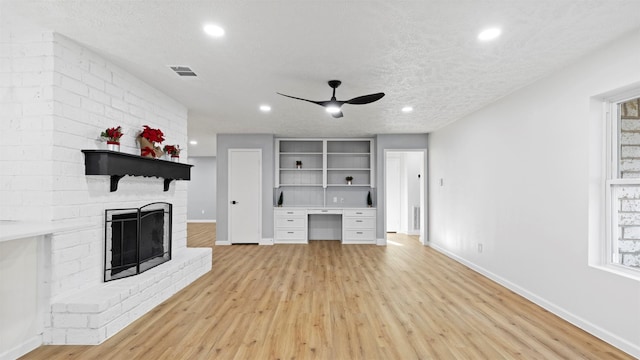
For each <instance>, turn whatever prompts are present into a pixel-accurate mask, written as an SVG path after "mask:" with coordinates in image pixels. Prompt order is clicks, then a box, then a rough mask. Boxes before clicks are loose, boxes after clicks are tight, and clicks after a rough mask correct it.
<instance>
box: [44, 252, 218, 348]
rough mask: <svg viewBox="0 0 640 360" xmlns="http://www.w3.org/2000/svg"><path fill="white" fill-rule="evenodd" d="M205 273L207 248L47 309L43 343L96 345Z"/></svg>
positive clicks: (208, 262) (176, 256) (178, 254)
mask: <svg viewBox="0 0 640 360" xmlns="http://www.w3.org/2000/svg"><path fill="white" fill-rule="evenodd" d="M209 270H211V249H210V248H185V249H181V250H179V251H177V252H176V253H174V254H173V259H172V260H171V261H169V262H167V263H164V264H162V265H160V266H157V267H155V268H152V269H149V270H147V271H146V272H144V273H142V274H140V275H137V276H133V277H128V278H124V279H120V280H115V281H111V282H108V283H103V284H99V285H96V286H93V287H91V288H88V289H85V290H82V291H80V292H77V293H74V294H71V295H69V296H66V297H64V298H61V299H58V300H56V301H55V302H54V303H52V304H51V318H50V321H51V324H50V325H51V326H50V327H48V328H47V329H46V330H45V334H44V342H45V343H48V344H69V345H71V344H83V345H87V344H90V345H94V344H100V343H101V342H103V341H104V340H106V339H108V338H109V337H111V336H112V335H114V334H115V333H117V332H118V331H120V330H121V329H123V328H124V327H125V326H127V325H129V324H130V323H131V322H133V321H135V320H136V319H138V318H139V317H141V316H142V315H144V314H146V313H147V312H149V311H150V310H151V309H153V308H154V307H155V306H156V305H158V304H160V303H161V302H163V301H164V300H166V299H168V298H169V297H170V296H171V295H173V294H175V293H176V292H178V291H179V290H180V289H182V288H184V287H186V286H187V285H189V284H190V283H192V282H193V281H195V280H196V279H197V278H198V277H200V276H201V275H203V274H205V273H207V272H208V271H209Z"/></svg>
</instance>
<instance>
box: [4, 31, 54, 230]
mask: <svg viewBox="0 0 640 360" xmlns="http://www.w3.org/2000/svg"><path fill="white" fill-rule="evenodd" d="M0 30H1V31H0V119H1V122H0V124H1V128H2V131H0V200H1V201H0V219H2V220H50V219H51V218H52V201H53V197H52V188H53V181H52V180H53V179H52V177H51V169H52V166H53V158H52V156H53V154H52V144H53V135H52V133H53V111H52V110H53V74H54V69H53V67H54V65H53V34H52V33H50V32H43V31H38V30H31V31H21V32H10V31H6V30H5V29H2V28H1V26H0Z"/></svg>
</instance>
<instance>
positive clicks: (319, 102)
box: [276, 93, 328, 106]
mask: <svg viewBox="0 0 640 360" xmlns="http://www.w3.org/2000/svg"><path fill="white" fill-rule="evenodd" d="M276 94H278V95H282V96H286V97H288V98H292V99H296V100H302V101H307V102H310V103H313V104H317V105H320V106H325V103H328V101H313V100H307V99H303V98H299V97H295V96H291V95H285V94H281V93H276Z"/></svg>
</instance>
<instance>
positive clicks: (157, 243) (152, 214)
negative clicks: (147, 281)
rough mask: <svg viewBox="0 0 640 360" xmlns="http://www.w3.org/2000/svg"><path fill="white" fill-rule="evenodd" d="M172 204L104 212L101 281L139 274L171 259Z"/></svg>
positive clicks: (154, 204) (157, 204)
mask: <svg viewBox="0 0 640 360" xmlns="http://www.w3.org/2000/svg"><path fill="white" fill-rule="evenodd" d="M171 220H172V206H171V204H169V203H152V204H148V205H145V206H143V207H141V208H133V209H108V210H106V211H105V261H104V264H105V266H104V281H105V282H106V281H111V280H116V279H121V278H124V277H128V276H133V275H137V274H140V273H142V272H144V271H146V270H149V269H151V268H153V267H155V266H158V265H160V264H162V263H164V262H167V261H169V260H171Z"/></svg>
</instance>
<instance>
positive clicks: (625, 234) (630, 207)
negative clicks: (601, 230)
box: [615, 99, 640, 268]
mask: <svg viewBox="0 0 640 360" xmlns="http://www.w3.org/2000/svg"><path fill="white" fill-rule="evenodd" d="M620 113H621V114H620V115H621V116H620V117H621V124H620V143H621V144H620V171H621V176H622V178H638V177H640V99H634V100H630V101H628V102H626V103H624V104H622V105H621V112H620ZM615 196H616V199H617V200H618V203H617V208H616V209H617V210H618V219H617V220H618V244H617V245H618V254H619V260H618V262H619V263H621V264H623V265H625V266H631V267H637V268H640V186H635V185H620V186H617V187H616V193H615Z"/></svg>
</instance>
